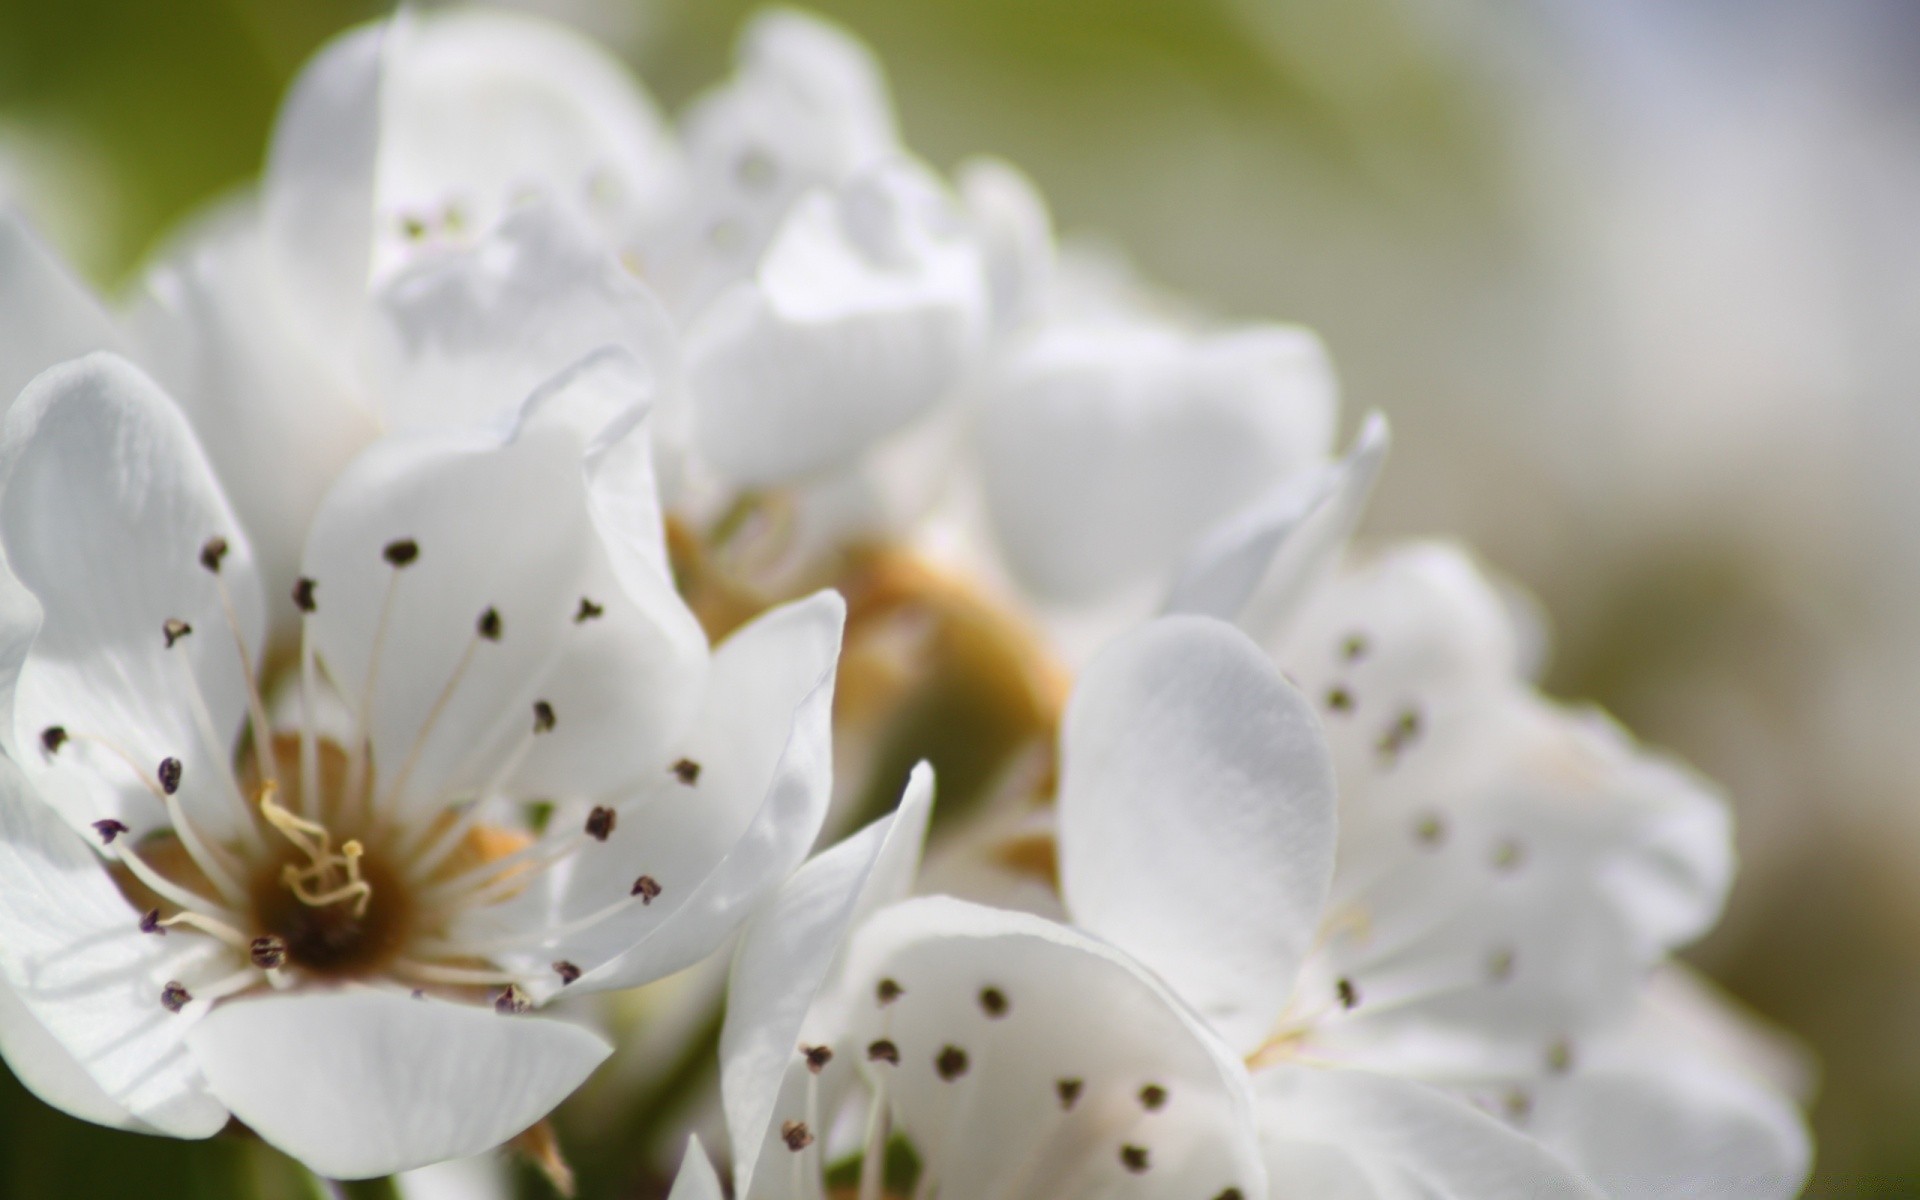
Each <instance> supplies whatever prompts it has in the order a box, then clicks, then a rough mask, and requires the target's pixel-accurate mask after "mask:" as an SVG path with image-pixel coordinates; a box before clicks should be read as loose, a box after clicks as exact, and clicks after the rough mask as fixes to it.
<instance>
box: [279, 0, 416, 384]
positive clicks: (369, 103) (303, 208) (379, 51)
mask: <svg viewBox="0 0 1920 1200" xmlns="http://www.w3.org/2000/svg"><path fill="white" fill-rule="evenodd" d="M390 30H391V26H390V25H388V24H378V25H366V26H362V27H360V28H358V29H352V30H348V31H347V32H346V33H343V34H341V35H339V36H338V37H336V38H334V39H333V40H332V41H330V42H328V43H327V44H326V45H325V46H322V47H321V48H320V50H319V52H318V53H316V54H315V55H314V56H313V58H311V59H310V60H308V62H307V65H306V67H305V68H303V69H302V70H301V72H300V75H299V77H298V78H296V79H295V80H294V81H293V85H292V86H291V87H290V88H288V90H287V96H286V99H285V100H283V101H282V102H281V104H280V115H279V117H278V118H277V120H276V122H275V125H274V130H273V141H272V144H271V145H270V146H269V147H268V150H267V166H266V173H265V177H264V180H263V184H262V187H263V195H262V197H261V204H262V212H263V215H264V220H265V225H266V238H267V255H268V260H269V263H270V265H271V267H272V270H273V272H274V274H275V275H276V276H277V277H278V278H280V279H281V280H283V281H284V284H285V292H284V295H285V298H286V302H287V304H288V306H289V307H290V309H291V311H292V312H293V313H294V314H295V316H296V319H297V320H298V321H299V322H300V327H301V329H302V331H303V333H304V334H305V336H307V337H308V338H309V339H310V340H311V341H312V344H313V346H314V348H315V350H316V351H317V352H318V353H320V354H321V355H323V356H325V355H328V354H330V353H339V347H342V346H350V345H352V344H353V338H354V336H355V334H356V332H357V330H358V329H359V325H360V321H361V319H362V315H363V313H364V311H365V307H366V294H367V281H368V279H369V277H370V275H371V273H372V270H373V236H374V194H375V183H374V173H375V164H376V160H377V159H378V157H379V153H380V125H381V122H380V108H381V93H382V91H383V90H384V87H385V82H384V80H383V78H382V70H381V63H382V58H383V56H384V54H385V52H386V42H387V38H388V35H389V33H390Z"/></svg>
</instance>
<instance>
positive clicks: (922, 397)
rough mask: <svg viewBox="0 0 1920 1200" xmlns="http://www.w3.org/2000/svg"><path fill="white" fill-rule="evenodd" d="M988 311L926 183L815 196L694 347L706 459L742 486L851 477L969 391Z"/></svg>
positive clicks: (691, 334) (720, 305) (914, 176)
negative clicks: (840, 472) (892, 436)
mask: <svg viewBox="0 0 1920 1200" xmlns="http://www.w3.org/2000/svg"><path fill="white" fill-rule="evenodd" d="M987 305H988V298H987V284H986V276H985V272H984V270H983V268H982V264H981V260H980V255H979V251H978V249H977V248H976V247H975V246H974V245H973V243H972V240H971V239H970V238H969V237H968V236H967V233H966V230H965V228H964V226H963V224H962V223H961V221H960V219H959V216H958V214H957V213H956V212H955V211H954V209H953V205H952V202H951V200H950V199H949V198H948V197H946V196H945V195H943V194H941V192H940V191H939V188H938V185H937V184H936V183H935V182H934V181H933V180H932V179H931V178H930V177H929V176H928V175H927V174H926V173H925V172H924V171H922V170H920V169H919V168H915V167H910V166H907V165H904V164H902V165H896V166H892V167H888V168H885V169H882V170H877V171H874V172H872V173H869V174H867V175H863V176H861V177H860V178H858V179H856V180H854V181H853V182H851V183H849V184H848V185H847V186H846V187H845V188H843V189H842V190H840V191H838V192H835V193H828V192H816V193H813V194H811V195H809V196H808V197H806V198H805V199H803V200H802V201H800V202H799V204H798V205H797V206H796V207H795V209H794V210H793V213H792V214H791V216H789V217H788V218H787V220H786V222H785V223H784V224H783V225H782V226H781V229H780V233H779V235H778V236H777V237H776V238H775V240H774V243H773V245H772V246H771V247H770V248H769V249H768V251H767V254H766V257H765V258H764V259H763V260H762V261H761V263H760V268H759V271H758V273H757V274H756V275H755V277H754V279H753V280H752V281H751V282H748V283H742V284H739V285H737V286H736V287H735V288H734V289H733V290H731V291H729V292H727V293H726V294H725V295H723V296H721V297H720V298H719V299H717V300H716V301H715V302H714V303H713V304H712V305H711V306H710V307H709V308H707V309H706V310H705V311H704V312H703V313H702V314H701V315H700V317H699V318H698V320H697V321H696V322H695V323H694V325H693V326H692V327H691V328H690V329H689V331H688V335H687V336H688V344H687V386H688V389H689V396H690V401H691V404H692V414H693V423H694V424H693V428H694V440H695V445H696V446H697V447H698V449H699V450H700V451H701V453H702V454H704V455H705V456H706V457H707V458H708V459H710V460H711V461H712V463H713V465H714V466H715V467H716V468H718V470H719V471H720V472H721V473H722V474H723V475H725V476H726V477H727V478H728V479H729V480H731V481H733V482H735V483H738V484H742V485H756V484H769V483H784V482H789V481H792V480H795V479H798V478H800V477H803V476H806V475H810V474H813V473H816V472H820V471H823V470H826V469H828V468H831V467H835V466H839V465H842V464H845V463H846V462H848V461H850V460H851V459H853V458H854V457H856V456H857V455H858V454H860V452H861V451H863V450H865V449H866V448H867V447H869V446H870V445H872V444H873V443H874V442H875V441H877V440H878V439H879V438H881V437H883V436H885V435H886V434H889V433H892V432H894V431H895V430H898V429H900V428H901V427H902V426H904V425H906V424H907V423H908V422H910V421H912V420H913V419H914V418H915V417H918V416H919V415H921V414H922V413H923V412H925V411H926V410H927V409H928V408H929V406H931V405H932V404H933V403H934V402H935V401H937V400H939V399H940V398H941V397H942V396H943V395H944V394H945V393H946V392H947V390H948V389H949V388H951V387H952V386H953V385H954V384H955V383H956V382H957V381H958V379H959V378H960V376H961V373H962V372H963V370H965V368H966V367H967V366H968V364H969V363H970V361H971V359H972V357H973V355H974V354H975V353H976V351H977V350H978V348H979V347H980V345H981V343H982V340H983V338H984V336H985V333H986V326H987Z"/></svg>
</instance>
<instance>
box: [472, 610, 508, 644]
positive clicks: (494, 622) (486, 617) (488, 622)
mask: <svg viewBox="0 0 1920 1200" xmlns="http://www.w3.org/2000/svg"><path fill="white" fill-rule="evenodd" d="M473 628H474V631H475V632H477V633H478V634H479V635H480V636H481V637H483V638H485V639H487V640H488V641H490V642H497V641H499V640H500V629H501V623H500V610H499V609H497V608H494V607H492V606H489V607H488V608H487V611H485V612H483V613H481V614H480V619H479V620H478V621H475V622H474V623H473Z"/></svg>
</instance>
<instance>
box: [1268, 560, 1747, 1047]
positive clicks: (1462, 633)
mask: <svg viewBox="0 0 1920 1200" xmlns="http://www.w3.org/2000/svg"><path fill="white" fill-rule="evenodd" d="M1280 661H1281V663H1282V664H1283V665H1284V666H1285V667H1286V669H1287V671H1288V673H1289V674H1290V675H1291V676H1292V677H1293V678H1295V679H1296V680H1298V681H1299V683H1300V685H1301V687H1302V688H1303V689H1304V690H1305V691H1306V692H1307V694H1308V695H1310V696H1312V697H1314V698H1315V700H1316V702H1318V703H1319V704H1321V706H1322V707H1323V708H1324V709H1325V713H1326V718H1325V720H1326V729H1327V737H1328V743H1329V745H1330V746H1331V748H1332V750H1333V754H1334V760H1335V763H1336V770H1337V773H1338V776H1339V780H1340V787H1341V800H1342V809H1341V821H1342V829H1341V846H1340V867H1339V870H1338V872H1337V874H1336V877H1335V882H1334V893H1333V902H1332V904H1331V907H1330V916H1329V930H1330V931H1337V932H1338V933H1339V934H1340V936H1338V937H1334V938H1332V939H1331V940H1330V942H1329V946H1328V954H1327V956H1326V960H1327V961H1326V963H1325V964H1324V965H1326V966H1327V967H1328V975H1329V978H1328V979H1327V980H1326V981H1325V982H1326V983H1327V984H1328V985H1329V986H1331V985H1332V983H1333V978H1334V977H1340V978H1345V979H1347V980H1348V982H1349V984H1350V985H1354V986H1357V989H1358V992H1359V994H1360V996H1361V997H1362V1000H1361V1003H1360V1004H1359V1005H1358V1007H1357V1008H1356V1009H1355V1010H1354V1011H1353V1012H1351V1013H1344V1012H1342V1013H1335V1014H1333V1016H1334V1018H1335V1019H1336V1020H1337V1021H1339V1022H1342V1023H1344V1022H1345V1021H1346V1020H1347V1018H1349V1017H1351V1018H1352V1019H1353V1020H1354V1021H1356V1022H1358V1021H1371V1020H1373V1019H1375V1018H1374V1017H1373V1015H1372V1014H1373V1013H1374V1012H1376V1011H1377V1012H1379V1013H1380V1014H1381V1015H1380V1018H1379V1019H1383V1020H1386V1021H1389V1022H1411V1023H1415V1024H1418V1023H1422V1022H1429V1021H1432V1020H1442V1021H1445V1022H1448V1023H1450V1024H1454V1025H1456V1026H1464V1027H1471V1028H1474V1029H1477V1030H1479V1031H1480V1032H1481V1033H1482V1034H1483V1035H1489V1036H1494V1037H1499V1038H1509V1039H1517V1040H1519V1041H1521V1042H1524V1043H1526V1044H1527V1045H1530V1046H1535V1047H1540V1046H1545V1045H1546V1044H1548V1043H1549V1042H1550V1041H1551V1040H1552V1039H1554V1038H1556V1037H1559V1036H1562V1035H1565V1034H1568V1033H1570V1032H1573V1031H1577V1030H1579V1029H1583V1028H1586V1027H1588V1026H1589V1025H1590V1024H1591V1023H1592V1022H1595V1021H1604V1020H1607V1019H1612V1018H1617V1017H1619V1016H1620V1015H1622V1014H1623V1013H1624V1011H1625V1009H1626V1007H1627V1006H1628V1005H1629V1004H1630V1002H1631V1000H1632V997H1633V995H1634V994H1635V992H1636V991H1637V989H1638V987H1639V983H1640V979H1641V976H1642V974H1643V972H1644V971H1645V969H1646V968H1647V966H1649V965H1650V964H1651V963H1652V962H1653V961H1655V960H1656V959H1657V958H1659V957H1660V956H1661V955H1662V954H1663V953H1665V952H1666V951H1667V950H1668V949H1671V948H1672V947H1673V946H1674V945H1675V944H1676V943H1677V942H1679V941H1681V940H1684V939H1685V938H1687V937H1690V936H1693V935H1694V934H1696V933H1697V932H1698V931H1699V930H1701V929H1703V928H1704V927H1705V926H1706V925H1707V924H1708V923H1710V922H1711V920H1712V917H1713V915H1714V914H1715V913H1716V912H1717V911H1718V908H1719V905H1720V902H1721V899H1722V898H1723V896H1724V894H1725V888H1726V885H1727V883H1728V881H1729V879H1730V876H1731V870H1732V862H1731V850H1730V843H1729V839H1728V817H1727V812H1726V808H1725V805H1724V803H1723V802H1722V801H1721V799H1720V798H1719V797H1718V796H1717V795H1716V794H1715V793H1714V792H1713V791H1712V789H1711V788H1709V787H1708V786H1706V785H1705V784H1703V783H1702V782H1701V781H1699V780H1698V779H1696V778H1695V777H1693V776H1692V775H1690V774H1689V773H1687V772H1685V771H1684V770H1681V769H1679V768H1677V767H1675V766H1673V765H1671V764H1668V763H1665V762H1663V761H1661V760H1659V759H1657V758H1655V757H1653V756H1651V755H1648V754H1647V753H1645V752H1644V751H1642V750H1641V749H1639V748H1638V747H1636V746H1634V745H1633V744H1632V742H1631V741H1630V740H1629V739H1627V738H1626V736H1625V735H1624V734H1622V733H1621V732H1620V731H1619V730H1617V729H1615V728H1614V727H1612V726H1611V725H1609V724H1607V723H1606V722H1604V721H1603V720H1600V719H1598V718H1596V717H1591V716H1587V715H1583V714H1577V713H1569V712H1567V711H1565V710H1562V709H1559V708H1557V707H1555V706H1553V705H1551V704H1549V703H1547V702H1546V701H1544V700H1543V699H1541V698H1540V697H1539V696H1537V695H1536V694H1534V693H1533V692H1532V691H1531V689H1530V688H1529V687H1528V686H1527V685H1526V683H1525V682H1524V679H1523V677H1522V675H1521V673H1520V666H1521V664H1522V645H1521V641H1520V639H1519V638H1518V637H1517V636H1516V633H1515V630H1514V628H1513V624H1512V621H1511V617H1510V610H1509V608H1508V606H1507V604H1506V602H1505V601H1504V599H1503V597H1502V596H1501V594H1500V593H1499V591H1498V590H1497V589H1495V588H1493V587H1492V586H1490V585H1489V583H1488V582H1487V580H1486V579H1485V578H1484V577H1483V576H1482V575H1481V574H1480V572H1479V571H1478V570H1477V568H1475V567H1474V565H1473V564H1472V562H1471V561H1470V560H1469V559H1467V558H1466V556H1465V555H1463V554H1461V553H1460V552H1458V551H1456V550H1453V549H1451V548H1449V547H1444V546H1432V545H1419V544H1416V545H1412V546H1406V547H1401V548H1398V549H1396V550H1394V551H1392V552H1390V553H1388V554H1386V555H1384V556H1382V557H1380V558H1378V559H1377V560H1374V561H1371V562H1368V563H1365V564H1363V565H1361V566H1359V567H1357V568H1355V569H1351V570H1349V571H1347V572H1345V573H1343V574H1342V575H1340V576H1338V577H1336V578H1335V579H1334V580H1333V581H1332V582H1331V583H1329V584H1328V585H1326V586H1324V587H1322V588H1321V589H1319V591H1318V592H1317V594H1316V595H1315V596H1314V598H1313V600H1312V602H1311V603H1310V604H1309V605H1308V606H1307V607H1306V608H1305V609H1304V610H1303V611H1302V614H1301V616H1300V619H1299V621H1298V622H1297V623H1296V626H1295V628H1294V629H1293V631H1292V632H1291V633H1290V634H1289V636H1288V637H1287V639H1286V641H1285V643H1284V645H1283V647H1282V649H1281V652H1280ZM1389 1010H1391V1015H1389Z"/></svg>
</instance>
